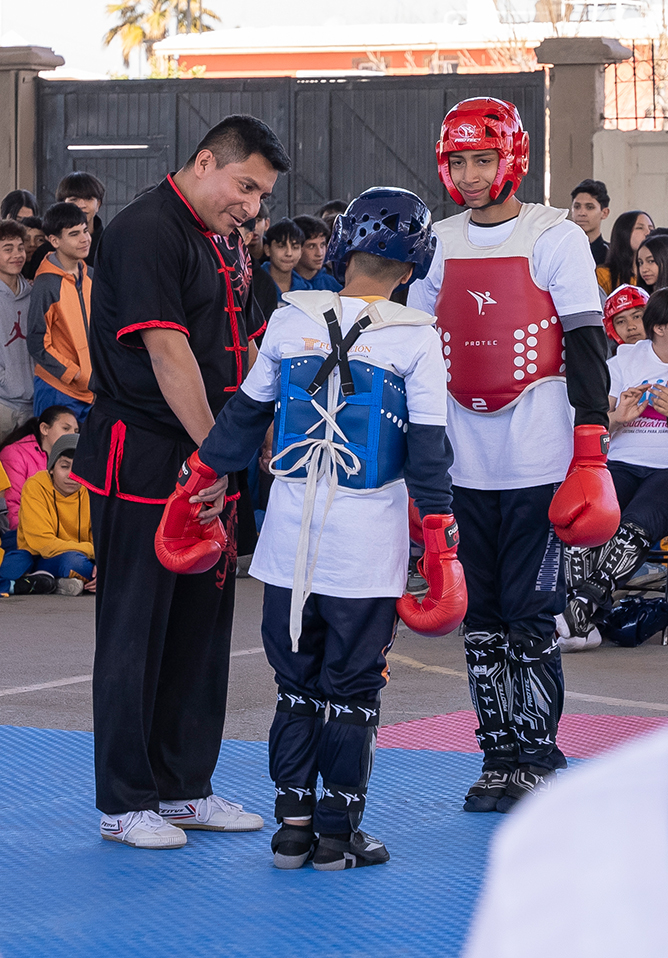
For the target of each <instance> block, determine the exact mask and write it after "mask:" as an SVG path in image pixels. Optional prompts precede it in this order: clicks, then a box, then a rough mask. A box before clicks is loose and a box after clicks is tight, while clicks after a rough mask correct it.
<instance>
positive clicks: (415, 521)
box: [408, 498, 424, 546]
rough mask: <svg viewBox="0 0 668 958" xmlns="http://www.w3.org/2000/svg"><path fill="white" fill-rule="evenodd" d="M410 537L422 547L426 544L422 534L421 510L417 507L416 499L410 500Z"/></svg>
mask: <svg viewBox="0 0 668 958" xmlns="http://www.w3.org/2000/svg"><path fill="white" fill-rule="evenodd" d="M408 535H409V536H410V539H411V542H415V543H417V545H419V546H421V545H423V544H424V535H423V534H422V519H421V518H420V510H419V509H418V507H417V506H416V505H415V499H410V498H409V500H408Z"/></svg>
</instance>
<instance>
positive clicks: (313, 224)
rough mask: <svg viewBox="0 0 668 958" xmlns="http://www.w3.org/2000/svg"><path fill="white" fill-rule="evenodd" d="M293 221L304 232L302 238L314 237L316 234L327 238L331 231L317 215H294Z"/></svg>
mask: <svg viewBox="0 0 668 958" xmlns="http://www.w3.org/2000/svg"><path fill="white" fill-rule="evenodd" d="M295 223H296V224H297V226H298V227H299V229H300V230H301V231H302V233H303V234H304V240H310V239H315V238H316V237H317V236H324V237H325V239H326V240H329V237H330V236H331V233H332V231H331V230H330V228H329V226H328V225H327V223H325V221H324V220H323V219H320V217H319V216H307V215H306V214H304V215H303V216H295Z"/></svg>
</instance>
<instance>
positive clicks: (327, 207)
mask: <svg viewBox="0 0 668 958" xmlns="http://www.w3.org/2000/svg"><path fill="white" fill-rule="evenodd" d="M347 209H348V204H347V203H344V201H343V200H327V202H326V203H323V205H322V206H321V207H320V209H319V210H316V211H315V215H316V216H324V215H325V213H345V211H346V210H347Z"/></svg>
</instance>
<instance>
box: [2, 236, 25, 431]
mask: <svg viewBox="0 0 668 958" xmlns="http://www.w3.org/2000/svg"><path fill="white" fill-rule="evenodd" d="M25 233H26V231H25V229H24V227H23V226H22V224H21V223H17V222H16V220H10V219H8V220H0V442H2V441H3V439H4V438H5V437H6V436H8V435H9V433H10V432H12V431H13V430H14V429H16V427H17V426H21V425H23V423H24V422H26V421H27V420H28V419H30V417H31V416H32V397H33V364H32V359H31V358H30V355H29V353H28V348H27V344H26V333H27V329H28V307H29V305H30V293H31V286H30V283H29V282H28V281H27V280H26V279H24V278H23V276H22V275H21V270H22V269H23V264H24V263H25V260H26V254H25V248H24V245H23V244H24V240H25Z"/></svg>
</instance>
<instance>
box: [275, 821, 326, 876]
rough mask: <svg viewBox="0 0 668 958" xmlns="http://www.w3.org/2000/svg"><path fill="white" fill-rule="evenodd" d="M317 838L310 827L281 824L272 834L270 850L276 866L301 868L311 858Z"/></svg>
mask: <svg viewBox="0 0 668 958" xmlns="http://www.w3.org/2000/svg"><path fill="white" fill-rule="evenodd" d="M317 844H318V839H317V838H316V837H315V832H314V831H313V830H312V829H311V828H299V826H297V825H281V827H280V828H279V830H278V831H277V832H276V833H275V834H274V835H273V836H272V839H271V850H272V852H273V853H274V865H275V866H276V868H286V869H287V868H301V867H302V865H305V864H306V862H307V861H309V860H310V859H311V858H313V853H314V852H315V849H316V846H317Z"/></svg>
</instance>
